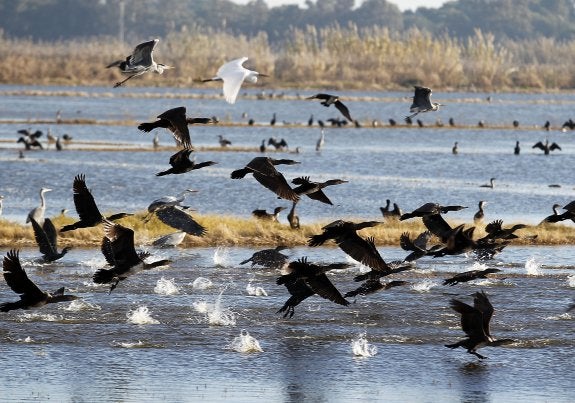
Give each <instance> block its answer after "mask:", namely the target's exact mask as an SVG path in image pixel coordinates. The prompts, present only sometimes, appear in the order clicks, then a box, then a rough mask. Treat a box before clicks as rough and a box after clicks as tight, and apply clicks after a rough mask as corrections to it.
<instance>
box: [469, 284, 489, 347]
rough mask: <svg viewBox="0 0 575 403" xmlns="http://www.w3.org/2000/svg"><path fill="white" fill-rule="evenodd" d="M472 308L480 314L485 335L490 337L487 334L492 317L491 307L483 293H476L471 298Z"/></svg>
mask: <svg viewBox="0 0 575 403" xmlns="http://www.w3.org/2000/svg"><path fill="white" fill-rule="evenodd" d="M473 306H474V307H475V309H477V310H478V311H479V312H481V314H482V326H483V331H484V332H485V335H486V336H488V337H491V333H490V332H489V322H490V321H491V317H492V316H493V305H491V302H489V298H487V294H485V292H484V291H481V292H476V293H475V295H474V298H473Z"/></svg>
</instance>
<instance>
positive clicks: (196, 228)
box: [154, 206, 206, 236]
mask: <svg viewBox="0 0 575 403" xmlns="http://www.w3.org/2000/svg"><path fill="white" fill-rule="evenodd" d="M154 213H155V214H156V217H158V219H159V220H160V221H161V222H163V223H164V224H166V225H169V226H170V227H172V228H175V229H177V230H180V231H184V232H185V233H187V234H189V235H195V236H202V235H204V234H205V233H206V229H205V228H204V227H203V226H202V225H200V224H199V223H198V222H197V221H196V220H194V219H193V217H192V216H191V215H189V214H188V213H186V212H185V211H183V210H182V208H181V207H177V206H165V207H162V208H159V209H157V210H155V211H154Z"/></svg>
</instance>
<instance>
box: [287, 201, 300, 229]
mask: <svg viewBox="0 0 575 403" xmlns="http://www.w3.org/2000/svg"><path fill="white" fill-rule="evenodd" d="M296 205H297V202H292V206H291V209H290V211H289V213H288V215H287V219H288V222H289V226H290V228H291V229H299V227H300V225H299V216H298V215H297V213H296V211H295V208H296Z"/></svg>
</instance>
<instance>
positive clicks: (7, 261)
mask: <svg viewBox="0 0 575 403" xmlns="http://www.w3.org/2000/svg"><path fill="white" fill-rule="evenodd" d="M18 254H19V251H18V250H16V249H11V250H10V251H8V253H7V254H6V256H4V262H3V269H4V271H3V274H4V280H6V284H8V286H9V287H10V288H11V289H12V291H14V292H15V293H16V294H20V300H19V301H16V302H4V303H2V304H0V312H8V311H12V310H14V309H30V308H40V307H42V306H44V305H46V304H53V303H56V302H67V301H74V300H76V299H78V297H77V296H75V295H65V294H64V287H62V288H60V289H58V290H57V291H55V292H53V293H49V292H45V291H42V290H41V289H40V288H38V286H37V285H36V284H34V283H33V282H32V280H30V279H29V278H28V276H27V275H26V272H25V271H24V269H23V268H22V265H21V264H20V258H19V256H18Z"/></svg>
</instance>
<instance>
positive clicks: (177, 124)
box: [138, 106, 215, 148]
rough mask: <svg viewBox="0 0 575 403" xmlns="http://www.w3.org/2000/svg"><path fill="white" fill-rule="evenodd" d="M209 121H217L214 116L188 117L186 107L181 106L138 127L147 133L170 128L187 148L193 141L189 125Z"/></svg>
mask: <svg viewBox="0 0 575 403" xmlns="http://www.w3.org/2000/svg"><path fill="white" fill-rule="evenodd" d="M209 123H215V122H214V120H213V118H188V117H187V116H186V108H185V107H184V106H180V107H177V108H172V109H168V110H167V111H165V112H164V113H162V114H161V115H158V120H156V121H155V122H150V123H141V124H140V125H139V126H138V129H139V130H141V131H143V132H146V133H149V132H150V131H152V130H154V129H157V128H164V129H168V130H170V131H171V132H172V135H173V136H174V138H175V139H176V141H177V142H178V143H180V144H182V146H184V147H185V148H191V147H192V141H191V140H190V131H189V130H188V125H194V124H204V125H205V124H209Z"/></svg>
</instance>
